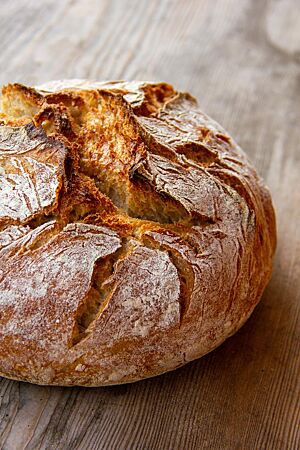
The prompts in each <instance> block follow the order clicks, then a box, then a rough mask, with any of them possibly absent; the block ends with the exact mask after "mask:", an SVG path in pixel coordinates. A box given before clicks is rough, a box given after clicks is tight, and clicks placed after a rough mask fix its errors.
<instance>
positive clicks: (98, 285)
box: [70, 238, 135, 347]
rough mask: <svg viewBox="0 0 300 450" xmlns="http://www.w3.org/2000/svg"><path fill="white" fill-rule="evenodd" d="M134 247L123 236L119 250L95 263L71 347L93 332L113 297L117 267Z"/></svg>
mask: <svg viewBox="0 0 300 450" xmlns="http://www.w3.org/2000/svg"><path fill="white" fill-rule="evenodd" d="M134 248H135V245H134V241H132V240H131V239H129V238H123V239H122V244H121V247H120V249H119V250H117V251H116V252H115V253H114V254H112V255H109V256H106V257H105V258H101V259H99V260H98V261H97V262H96V263H95V267H94V271H93V275H92V279H91V286H90V289H89V291H88V293H87V295H86V297H85V298H84V299H83V301H82V302H81V305H80V307H79V308H78V310H77V312H76V316H75V325H74V328H73V333H72V339H71V344H70V347H74V346H75V345H77V344H78V343H79V342H81V341H82V340H83V339H85V338H87V337H88V335H89V334H90V333H92V331H93V326H94V324H95V321H96V320H97V318H98V317H99V316H100V315H101V313H102V312H103V310H104V309H105V307H106V305H107V304H108V303H109V300H110V298H111V295H112V292H113V288H114V281H113V275H114V273H115V270H116V267H117V265H118V264H119V262H120V261H122V260H123V259H124V258H126V257H127V256H129V255H130V253H131V252H132V251H133V250H134Z"/></svg>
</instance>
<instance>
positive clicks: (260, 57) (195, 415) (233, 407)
mask: <svg viewBox="0 0 300 450" xmlns="http://www.w3.org/2000/svg"><path fill="white" fill-rule="evenodd" d="M299 29H300V9H299V1H298V0H274V1H256V0H252V1H250V0H216V1H213V2H212V1H209V0H181V1H180V0H178V1H177V0H163V1H161V0H152V1H151V2H150V1H147V0H119V1H117V0H114V1H112V0H103V1H97V0H85V1H79V0H76V1H75V0H60V1H59V2H56V1H54V0H44V1H43V2H36V1H35V0H18V1H17V0H2V1H1V12H0V39H1V44H2V45H1V54H0V69H1V70H0V81H1V82H2V83H5V82H8V81H20V82H24V83H29V84H31V83H33V84H34V83H41V82H43V81H47V80H49V79H57V78H67V77H72V78H76V77H77V78H78V77H81V78H82V77H87V78H95V79H99V80H100V79H110V78H112V79H120V78H124V79H132V78H137V79H147V80H166V81H169V82H171V83H174V84H175V86H176V87H177V88H179V89H182V90H189V91H191V92H192V93H194V95H196V96H197V97H198V98H199V101H200V105H201V107H202V108H203V109H204V110H205V111H206V112H207V113H208V114H210V115H211V116H212V117H214V118H215V119H216V120H218V121H219V122H221V123H222V124H223V126H224V127H225V128H227V129H228V131H229V132H230V133H231V134H232V135H233V136H235V138H236V140H237V141H238V142H239V143H240V144H241V145H242V147H243V148H244V149H245V150H246V151H247V152H248V154H249V156H250V158H251V159H252V160H253V162H254V163H255V164H256V166H257V168H258V169H259V171H260V173H261V174H262V175H263V176H264V177H265V180H266V182H267V183H268V184H269V186H270V188H271V191H272V194H273V197H274V202H275V206H276V211H277V220H278V250H277V254H276V259H275V264H274V274H273V278H272V281H271V283H270V285H269V286H268V288H267V290H266V292H265V294H264V297H263V301H262V302H261V303H260V305H259V306H258V307H257V308H256V310H255V312H254V314H253V315H252V317H251V318H250V320H249V321H248V322H247V324H246V325H245V326H244V327H243V328H242V329H241V330H240V331H239V332H238V333H237V334H236V335H235V336H234V337H232V338H231V339H229V340H228V341H227V342H226V343H225V344H224V345H222V346H221V347H220V348H218V349H217V350H216V351H214V352H213V353H211V354H209V355H207V356H206V357H204V358H202V359H201V360H199V361H195V362H193V363H191V364H189V365H187V366H186V367H184V368H182V369H180V370H177V371H175V372H173V373H169V374H166V375H163V376H160V377H157V378H154V379H151V380H146V381H143V382H139V383H136V384H132V385H124V386H117V387H110V388H99V389H84V388H72V389H71V388H48V387H40V386H32V385H29V384H25V383H18V382H14V381H8V380H6V379H1V381H0V447H1V449H3V450H18V449H25V448H26V449H86V450H90V449H149V450H150V449H151V450H152V449H230V450H232V449H233V450H235V449H236V450H240V449H246V450H247V449H249V450H253V449H266V450H270V449H271V450H277V449H278V450H282V449H283V450H285V449H295V450H296V449H297V448H299V447H300V433H299V430H300V427H299V422H300V420H299V419H300V392H299V369H300V368H299V356H300V355H299V353H300V350H299V348H300V346H299V341H300V336H299V310H300V226H299V223H300V207H299V205H300V190H299V175H300V161H299V159H300V156H299V155H300V151H299V145H300V144H299V141H300V139H299V138H300V131H299V130H300V128H299V122H300V102H299V96H300V33H299Z"/></svg>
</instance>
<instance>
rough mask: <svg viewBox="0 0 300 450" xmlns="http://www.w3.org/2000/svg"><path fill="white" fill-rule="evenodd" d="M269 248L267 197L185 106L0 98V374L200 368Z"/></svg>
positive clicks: (97, 378)
mask: <svg viewBox="0 0 300 450" xmlns="http://www.w3.org/2000/svg"><path fill="white" fill-rule="evenodd" d="M275 235H276V233H275V218H274V211H273V207H272V202H271V198H270V195H269V192H268V190H267V189H266V187H265V186H264V185H263V183H262V180H261V179H260V178H259V177H258V175H257V173H256V172H255V170H254V168H253V167H252V166H251V164H250V163H249V161H248V160H247V158H246V156H245V154H244V153H243V151H242V150H241V149H240V148H239V147H238V146H237V144H236V143H235V142H234V141H233V140H232V139H231V137H230V136H228V134H227V133H226V132H225V131H224V130H223V128H221V127H220V125H218V124H217V123H216V122H214V121H213V120H212V119H210V118H208V117H207V116H206V115H205V114H203V113H202V112H201V111H200V110H199V109H198V106H197V102H196V100H195V99H194V98H193V97H192V96H191V95H189V94H186V93H179V92H177V91H175V90H174V89H173V87H172V86H170V85H168V84H165V83H146V82H130V83H125V82H108V83H98V82H89V81H83V80H70V81H61V82H53V83H49V84H48V85H44V86H40V87H37V88H30V87H26V86H23V85H20V84H11V85H7V86H5V87H4V88H3V90H2V113H1V115H0V261H1V266H0V374H1V375H3V376H5V377H8V378H14V379H17V380H25V381H29V382H32V383H38V384H55V385H86V386H99V385H109V384H117V383H127V382H131V381H137V380H140V379H143V378H146V377H151V376H154V375H158V374H161V373H163V372H166V371H168V370H172V369H175V368H177V367H179V366H181V365H183V364H185V363H187V362H188V361H191V360H193V359H195V358H199V357H200V356H202V355H204V354H205V353H207V352H209V351H211V350H212V349H214V348H215V347H216V346H218V345H220V344H221V343H222V342H223V341H224V340H225V339H226V338H227V337H228V336H230V335H232V334H233V333H234V332H235V331H236V330H238V328H240V327H241V325H242V324H243V323H244V322H245V321H246V320H247V318H248V317H249V315H250V314H251V312H252V311H253V309H254V307H255V305H256V304H257V303H258V301H259V300H260V297H261V295H262V292H263V290H264V288H265V286H266V284H267V282H268V280H269V278H270V274H271V265H272V256H273V253H274V249H275V239H276V236H275Z"/></svg>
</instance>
